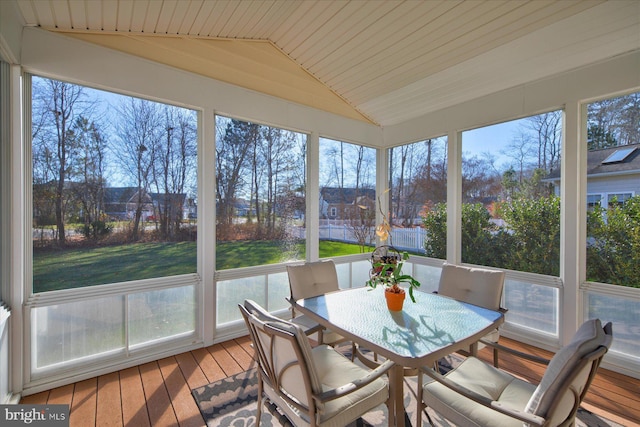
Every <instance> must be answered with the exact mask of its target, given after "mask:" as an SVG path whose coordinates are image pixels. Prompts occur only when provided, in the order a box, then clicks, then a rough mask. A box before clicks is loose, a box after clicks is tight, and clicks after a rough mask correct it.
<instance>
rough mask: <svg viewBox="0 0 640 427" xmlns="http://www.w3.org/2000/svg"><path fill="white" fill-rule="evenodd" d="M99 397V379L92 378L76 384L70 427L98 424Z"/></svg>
mask: <svg viewBox="0 0 640 427" xmlns="http://www.w3.org/2000/svg"><path fill="white" fill-rule="evenodd" d="M97 395H98V381H97V378H90V379H88V380H84V381H80V382H78V383H76V385H75V388H74V390H73V399H72V401H71V410H70V414H71V415H70V417H69V425H70V427H85V426H87V425H90V426H91V425H95V424H96V401H97V399H96V398H97Z"/></svg>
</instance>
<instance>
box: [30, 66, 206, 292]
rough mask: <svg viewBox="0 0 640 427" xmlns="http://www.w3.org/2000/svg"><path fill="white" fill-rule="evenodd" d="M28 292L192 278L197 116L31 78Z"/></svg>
mask: <svg viewBox="0 0 640 427" xmlns="http://www.w3.org/2000/svg"><path fill="white" fill-rule="evenodd" d="M32 93H33V97H32V159H33V169H32V170H33V199H32V200H33V292H34V293H38V292H46V291H53V290H61V289H68V288H78V287H84V286H92V285H102V284H108V283H116V282H124V281H131V280H138V279H149V278H157V277H164V276H172V275H179V274H186V273H195V272H196V266H197V263H196V236H197V232H196V222H195V218H196V212H197V210H196V205H197V179H196V175H197V139H196V129H197V115H196V112H195V111H191V110H187V109H185V108H180V107H175V106H171V105H167V104H161V103H158V102H152V101H148V100H144V99H139V98H131V97H127V96H122V95H116V94H113V93H109V92H105V91H100V90H95V89H91V88H87V87H83V86H80V85H75V84H71V83H67V82H62V81H57V80H51V79H46V78H41V77H33V78H32Z"/></svg>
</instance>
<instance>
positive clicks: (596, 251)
mask: <svg viewBox="0 0 640 427" xmlns="http://www.w3.org/2000/svg"><path fill="white" fill-rule="evenodd" d="M587 111H588V115H587V124H588V132H587V145H588V147H587V148H588V152H587V193H595V192H598V193H602V194H604V195H605V196H604V197H603V200H602V203H601V204H599V205H594V206H593V207H592V209H591V210H590V211H589V214H588V217H587V280H588V281H592V282H601V283H609V284H614V285H623V286H630V287H640V92H637V93H632V94H629V95H625V96H621V97H617V98H610V99H605V100H602V101H597V102H594V103H591V104H589V105H588V107H587ZM587 203H589V197H587ZM617 320H618V319H616V321H617ZM636 321H637V319H636Z"/></svg>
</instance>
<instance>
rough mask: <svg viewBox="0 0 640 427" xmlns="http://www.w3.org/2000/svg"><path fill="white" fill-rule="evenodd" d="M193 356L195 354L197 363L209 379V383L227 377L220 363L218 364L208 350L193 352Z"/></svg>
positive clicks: (200, 349) (201, 349) (202, 349)
mask: <svg viewBox="0 0 640 427" xmlns="http://www.w3.org/2000/svg"><path fill="white" fill-rule="evenodd" d="M191 354H193V357H194V358H195V360H196V362H198V365H199V366H200V369H202V372H203V373H204V375H205V376H206V377H207V380H208V381H209V383H212V382H215V381H218V380H221V379H223V378H226V377H227V376H226V375H225V373H224V371H223V370H222V368H221V367H220V365H218V362H216V360H215V359H214V358H213V356H212V355H211V353H209V350H207V349H206V348H199V349H197V350H193V351H192V352H191Z"/></svg>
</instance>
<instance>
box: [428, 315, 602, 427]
mask: <svg viewBox="0 0 640 427" xmlns="http://www.w3.org/2000/svg"><path fill="white" fill-rule="evenodd" d="M612 337H613V334H612V326H611V323H607V324H606V325H605V326H604V328H603V327H602V324H601V323H600V320H599V319H593V320H589V321H587V322H585V323H583V324H582V326H581V327H580V328H579V329H578V331H577V332H576V334H575V335H574V337H573V340H572V341H571V342H570V343H569V344H568V345H567V346H565V347H563V348H562V349H560V350H559V351H558V352H557V353H556V354H555V356H554V357H553V358H552V359H551V361H547V360H545V359H541V358H539V357H537V356H533V355H528V354H524V353H521V352H516V351H513V350H511V349H508V348H505V347H502V350H501V351H505V352H507V351H508V352H511V353H514V354H516V355H517V356H519V357H524V358H526V359H528V360H533V361H536V362H540V363H546V364H548V366H547V369H546V371H545V373H544V375H543V377H542V380H541V381H540V384H539V385H537V386H536V385H534V384H531V383H528V382H526V381H523V380H521V379H519V378H516V377H514V376H512V375H510V374H508V373H506V372H504V371H502V370H500V369H498V368H495V367H494V366H491V365H489V364H487V363H485V362H483V361H481V360H479V359H477V358H475V357H469V358H467V359H466V360H465V361H464V362H462V363H461V364H460V365H459V366H458V367H457V368H455V369H453V370H452V371H450V372H449V373H447V374H446V375H444V376H443V375H441V374H440V373H438V372H435V371H433V370H430V369H425V370H424V373H425V374H426V375H427V376H428V377H430V378H431V381H429V382H427V383H426V384H425V385H424V387H422V388H421V389H419V390H418V393H419V394H418V405H419V406H418V414H420V412H421V411H422V410H423V409H424V405H426V406H428V407H430V408H431V409H433V410H434V411H435V412H437V413H439V414H440V415H442V416H443V417H445V418H446V419H448V420H449V421H451V422H452V423H454V424H455V425H460V426H463V425H464V426H491V427H495V426H513V427H516V426H517V427H522V426H523V425H535V426H545V427H547V426H548V427H552V426H571V425H574V423H575V416H576V412H577V410H578V407H579V406H580V403H581V402H582V399H583V398H584V396H585V394H586V393H587V389H588V388H589V385H590V384H591V381H592V380H593V377H594V376H595V374H596V371H597V369H598V367H599V366H600V362H601V361H602V358H603V357H604V354H605V353H606V352H607V350H608V349H609V347H610V346H611V341H612ZM427 416H428V414H427ZM421 418H422V417H418V419H421ZM429 421H431V419H429Z"/></svg>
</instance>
